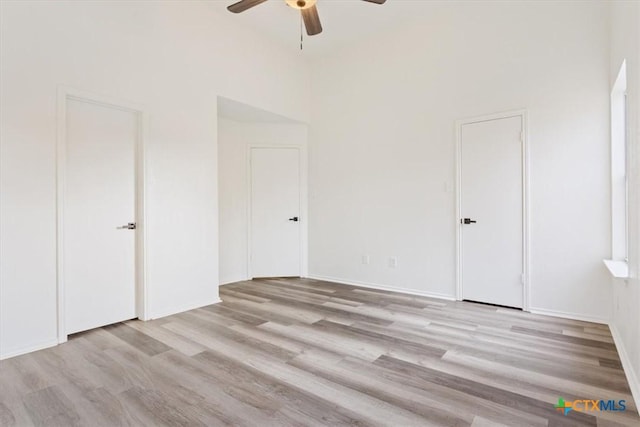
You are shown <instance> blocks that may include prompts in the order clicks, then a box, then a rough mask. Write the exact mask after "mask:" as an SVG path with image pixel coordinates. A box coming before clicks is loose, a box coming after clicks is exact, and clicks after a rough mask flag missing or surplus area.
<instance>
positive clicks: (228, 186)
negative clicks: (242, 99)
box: [218, 118, 308, 284]
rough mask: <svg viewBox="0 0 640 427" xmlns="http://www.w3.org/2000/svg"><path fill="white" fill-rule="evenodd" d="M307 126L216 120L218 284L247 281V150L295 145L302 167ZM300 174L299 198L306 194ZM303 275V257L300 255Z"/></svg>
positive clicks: (303, 228) (304, 203)
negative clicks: (255, 147)
mask: <svg viewBox="0 0 640 427" xmlns="http://www.w3.org/2000/svg"><path fill="white" fill-rule="evenodd" d="M307 132H308V131H307V126H306V125H303V124H285V123H282V124H275V123H247V122H239V121H234V120H229V119H225V118H219V119H218V165H219V169H218V191H219V201H220V205H219V209H220V211H219V223H220V227H219V228H220V249H219V250H220V284H226V283H233V282H238V281H241V280H247V279H248V278H249V273H248V268H247V267H248V266H247V251H248V249H247V242H248V241H247V233H248V226H249V222H248V221H249V219H248V211H247V203H248V197H249V193H248V192H249V183H248V170H247V167H248V164H247V159H248V146H249V145H297V146H300V147H301V149H302V150H303V157H304V158H303V165H302V169H303V172H304V171H305V163H306V147H307ZM305 178H306V176H304V173H303V183H302V187H303V196H304V195H305V194H306V191H305V190H304V188H305V186H306V185H305V182H304V181H305ZM305 209H306V202H305V201H304V200H303V212H302V214H301V215H300V217H301V223H300V224H301V226H302V230H303V239H306V224H307V221H306V216H307V215H305ZM302 258H303V263H302V264H303V271H304V270H305V269H306V253H305V254H302Z"/></svg>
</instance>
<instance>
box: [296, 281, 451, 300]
mask: <svg viewBox="0 0 640 427" xmlns="http://www.w3.org/2000/svg"><path fill="white" fill-rule="evenodd" d="M307 278H308V279H313V280H322V281H324V282H331V283H340V284H343V285H351V286H359V287H361V288H369V289H378V290H380V291H389V292H397V293H401V294H409V295H417V296H420V297H428V298H437V299H444V300H447V301H455V300H456V298H455V297H454V296H453V295H446V294H439V293H436V292H424V291H417V290H415V289H408V288H398V287H392V286H386V285H379V284H377V283H367V282H356V281H353V280H347V279H340V278H338V277H328V276H315V275H309V276H307Z"/></svg>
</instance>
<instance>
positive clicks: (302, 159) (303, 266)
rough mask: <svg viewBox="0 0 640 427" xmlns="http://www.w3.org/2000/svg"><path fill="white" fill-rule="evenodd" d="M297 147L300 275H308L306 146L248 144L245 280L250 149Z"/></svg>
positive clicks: (249, 252)
mask: <svg viewBox="0 0 640 427" xmlns="http://www.w3.org/2000/svg"><path fill="white" fill-rule="evenodd" d="M265 148H266V149H291V148H294V149H297V150H298V161H299V163H298V164H299V165H300V169H299V177H298V179H299V183H300V185H299V188H300V196H299V200H300V208H299V212H300V223H299V224H300V225H299V227H300V243H299V251H300V277H307V276H308V251H307V247H308V246H307V242H308V217H309V213H308V209H307V167H308V166H307V156H306V147H305V146H304V145H301V144H300V145H299V144H281V145H278V144H248V145H247V153H246V159H247V162H246V165H247V280H251V279H253V273H252V271H251V267H252V266H251V264H252V262H251V247H252V244H251V242H252V240H251V213H252V208H251V205H252V188H251V174H252V166H251V151H252V150H253V149H265Z"/></svg>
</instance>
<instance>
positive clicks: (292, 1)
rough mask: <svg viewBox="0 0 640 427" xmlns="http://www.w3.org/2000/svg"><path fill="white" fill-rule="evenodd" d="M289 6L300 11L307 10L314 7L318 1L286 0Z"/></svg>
mask: <svg viewBox="0 0 640 427" xmlns="http://www.w3.org/2000/svg"><path fill="white" fill-rule="evenodd" d="M285 1H286V2H287V4H288V5H289V6H290V7H292V8H294V9H298V10H305V9H309V8H310V7H313V6H314V5H315V4H316V2H317V1H318V0H285Z"/></svg>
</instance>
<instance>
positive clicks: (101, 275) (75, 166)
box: [63, 99, 138, 334]
mask: <svg viewBox="0 0 640 427" xmlns="http://www.w3.org/2000/svg"><path fill="white" fill-rule="evenodd" d="M137 135H138V118H137V114H136V113H134V112H131V111H126V110H121V109H118V108H115V107H110V106H106V105H102V104H97V103H92V102H89V101H82V100H75V99H68V100H67V110H66V153H65V154H66V155H65V172H64V173H65V177H64V183H65V184H64V199H63V200H64V202H63V205H64V220H63V254H64V255H63V271H64V285H65V325H66V332H67V334H71V333H75V332H79V331H84V330H87V329H92V328H96V327H99V326H104V325H108V324H111V323H116V322H120V321H123V320H127V319H131V318H134V317H136V301H135V297H136V289H135V239H136V231H135V230H133V229H128V228H124V229H118V227H120V226H123V225H126V224H128V223H135V221H136V219H135V218H136V210H135V200H136V199H135V198H136V192H135V190H136V185H135V182H136V179H135V150H136V140H137Z"/></svg>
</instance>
